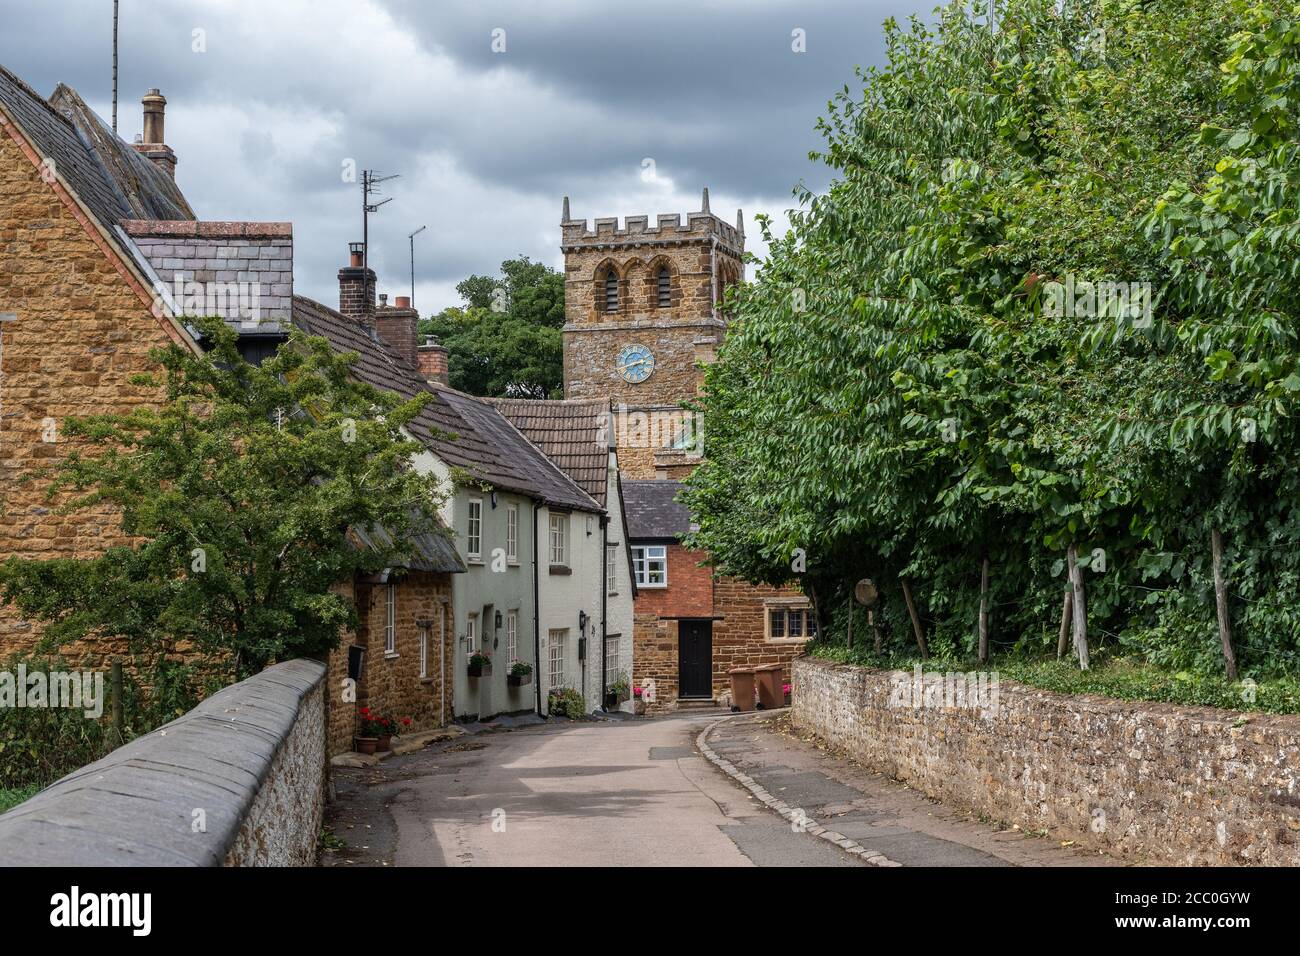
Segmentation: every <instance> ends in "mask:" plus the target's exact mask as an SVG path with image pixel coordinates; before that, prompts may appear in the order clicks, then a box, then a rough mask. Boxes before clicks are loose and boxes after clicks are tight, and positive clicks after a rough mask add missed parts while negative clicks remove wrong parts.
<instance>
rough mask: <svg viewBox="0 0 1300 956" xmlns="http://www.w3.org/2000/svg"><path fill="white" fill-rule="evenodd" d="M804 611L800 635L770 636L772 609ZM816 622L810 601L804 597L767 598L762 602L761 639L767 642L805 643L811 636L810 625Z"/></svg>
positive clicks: (814, 624) (812, 625)
mask: <svg viewBox="0 0 1300 956" xmlns="http://www.w3.org/2000/svg"><path fill="white" fill-rule="evenodd" d="M778 610H780V611H787V612H788V611H804V612H805V613H804V628H803V631H804V632H803V635H802V636H801V637H773V636H772V612H773V611H778ZM815 626H816V622H815V620H814V619H813V612H812V603H811V602H810V601H809V600H808V599H807V598H804V597H788V598H780V597H774V598H767V599H766V600H765V601H764V602H763V640H764V641H765V642H766V643H768V644H791V645H794V644H806V643H807V642H808V640H809V639H810V638H811V637H812V636H813V635H812V634H810V633H809V631H810V627H815Z"/></svg>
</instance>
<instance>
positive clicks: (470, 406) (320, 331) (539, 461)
mask: <svg viewBox="0 0 1300 956" xmlns="http://www.w3.org/2000/svg"><path fill="white" fill-rule="evenodd" d="M293 319H294V325H296V326H297V327H299V328H301V329H302V330H303V331H305V332H307V333H308V334H309V335H319V336H323V337H324V338H325V339H327V340H328V341H329V343H330V345H331V346H332V347H333V348H334V349H335V350H336V351H340V352H356V353H357V356H358V358H357V361H356V363H355V364H354V365H353V366H352V372H353V374H354V375H355V376H356V377H357V378H358V379H359V380H361V381H363V382H367V383H368V384H370V385H373V386H374V387H375V388H381V389H384V390H386V391H390V392H395V393H397V394H398V395H401V396H402V397H403V398H410V397H411V396H413V395H415V394H417V393H418V392H421V391H424V392H430V393H432V394H433V396H434V399H433V401H431V402H429V403H428V404H427V405H426V406H425V407H424V409H423V411H421V412H420V415H419V416H418V417H417V418H416V419H415V420H414V421H412V422H411V424H410V426H409V428H410V432H411V434H412V435H413V436H414V437H415V438H416V439H417V440H418V441H420V442H421V443H422V444H424V445H425V447H427V448H428V449H429V450H430V451H432V452H433V453H434V454H436V455H437V456H438V457H439V458H441V459H442V460H443V461H445V462H446V463H447V464H448V465H451V466H453V467H459V468H464V469H465V470H466V471H468V472H470V473H471V474H472V475H474V476H475V477H476V478H478V479H480V480H482V481H485V482H487V483H488V484H490V485H492V486H493V487H494V488H498V489H500V490H502V491H513V492H516V493H518V494H522V495H526V496H528V497H530V498H536V499H538V500H540V501H543V502H545V503H546V504H548V505H556V506H559V507H564V508H573V509H575V510H579V511H594V512H599V511H602V510H603V509H602V507H601V506H600V505H599V504H597V502H596V501H595V500H594V499H593V498H592V497H591V496H590V495H588V494H587V493H586V492H584V491H583V490H582V489H581V488H579V487H578V486H577V485H576V484H574V482H573V481H571V480H570V479H569V478H568V476H566V475H565V474H564V472H562V471H561V470H560V469H559V467H558V466H557V465H556V464H554V463H553V462H551V461H550V460H549V459H547V457H546V456H545V455H544V454H542V452H541V451H540V450H539V449H538V448H537V447H536V446H535V445H533V444H532V443H531V442H529V441H528V440H527V439H526V438H525V437H524V436H523V435H522V434H520V432H519V431H518V430H517V429H516V428H515V427H514V426H513V425H511V424H510V422H509V421H508V420H507V419H506V418H505V416H503V415H502V414H501V413H500V412H499V411H497V409H496V408H495V407H494V406H493V405H492V404H491V403H489V402H486V401H484V400H483V399H480V398H475V397H473V396H471V395H466V394H464V393H462V392H458V391H456V390H455V389H452V388H447V387H444V386H433V385H430V384H429V383H428V382H425V381H424V380H423V379H422V378H420V375H419V373H418V372H417V371H416V369H415V368H414V367H412V366H411V365H410V364H409V363H408V362H407V361H406V360H405V359H403V358H402V357H401V356H400V355H398V354H397V353H396V352H394V351H393V350H392V349H391V348H390V347H389V346H388V345H386V344H385V343H384V342H383V341H381V340H380V339H379V338H378V336H374V335H371V333H370V332H369V331H368V330H367V329H366V328H364V327H363V326H361V325H360V324H359V323H357V322H355V321H353V320H352V319H349V318H348V317H347V316H345V315H342V314H340V313H338V312H335V311H334V310H333V309H330V308H328V307H326V306H323V305H321V304H320V303H319V302H313V301H312V300H311V299H307V298H304V297H303V296H294V297H293Z"/></svg>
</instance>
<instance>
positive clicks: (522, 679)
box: [506, 671, 533, 687]
mask: <svg viewBox="0 0 1300 956" xmlns="http://www.w3.org/2000/svg"><path fill="white" fill-rule="evenodd" d="M532 682H533V675H532V672H531V671H530V672H528V673H527V674H508V675H506V683H507V684H509V685H510V686H511V687H523V686H524V685H525V684H531V683H532Z"/></svg>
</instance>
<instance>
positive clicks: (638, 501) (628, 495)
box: [623, 479, 691, 540]
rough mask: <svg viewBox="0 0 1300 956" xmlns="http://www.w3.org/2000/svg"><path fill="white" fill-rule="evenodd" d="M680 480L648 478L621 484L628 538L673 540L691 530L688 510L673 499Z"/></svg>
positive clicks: (678, 488) (677, 490)
mask: <svg viewBox="0 0 1300 956" xmlns="http://www.w3.org/2000/svg"><path fill="white" fill-rule="evenodd" d="M681 490H682V483H681V482H680V481H668V480H665V479H650V480H642V481H624V482H623V510H624V512H625V513H626V514H627V533H628V537H630V538H634V539H638V540H646V539H650V538H659V539H676V538H679V537H680V536H682V535H684V534H686V533H687V532H689V531H690V530H691V511H690V509H689V508H687V507H686V505H684V504H682V503H681V502H680V501H676V500H674V499H675V498H676V497H677V494H678V492H680V491H681Z"/></svg>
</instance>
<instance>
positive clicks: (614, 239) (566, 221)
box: [560, 189, 745, 410]
mask: <svg viewBox="0 0 1300 956" xmlns="http://www.w3.org/2000/svg"><path fill="white" fill-rule="evenodd" d="M742 222H743V219H742V217H741V215H740V213H739V211H738V212H737V214H736V224H735V225H734V226H732V225H730V224H728V223H725V222H723V221H722V220H721V219H719V218H718V217H717V216H715V215H713V213H712V212H710V211H709V191H708V189H705V190H704V197H703V201H702V203H701V209H700V211H699V212H692V213H688V214H687V215H686V221H685V222H684V223H683V222H682V219H681V216H679V215H677V214H672V215H661V216H659V217H658V221H657V222H656V223H655V224H654V225H653V226H652V225H650V224H649V217H647V216H628V217H627V218H626V220H625V222H624V226H623V228H622V229H620V228H619V225H618V219H617V218H609V219H597V220H595V223H594V228H592V229H588V228H587V221H586V220H585V219H572V218H570V216H569V200H568V197H565V200H564V213H563V221H562V222H561V223H560V229H561V233H562V242H561V248H562V249H563V251H564V319H565V321H564V394H565V397H566V398H609V399H610V400H611V401H612V402H613V403H614V405H615V406H625V407H626V408H628V409H639V410H653V409H665V408H672V407H676V406H678V405H680V404H681V403H682V402H683V401H687V400H689V399H691V398H693V397H694V396H695V395H696V393H697V392H698V391H699V388H700V386H701V384H702V382H703V372H702V370H701V369H700V368H699V365H701V364H707V363H709V362H711V361H713V357H714V354H715V352H716V349H717V347H718V346H719V345H720V344H721V342H722V337H723V334H724V332H725V331H726V322H725V320H724V319H723V317H722V315H721V314H720V310H719V308H718V303H719V301H721V299H722V297H723V294H724V292H725V291H726V289H727V288H728V287H729V286H731V285H733V284H734V283H737V282H740V281H741V280H742V278H743V277H744V269H745V267H744V263H743V261H742V256H743V254H744V251H745V232H744V227H743V225H742Z"/></svg>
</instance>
